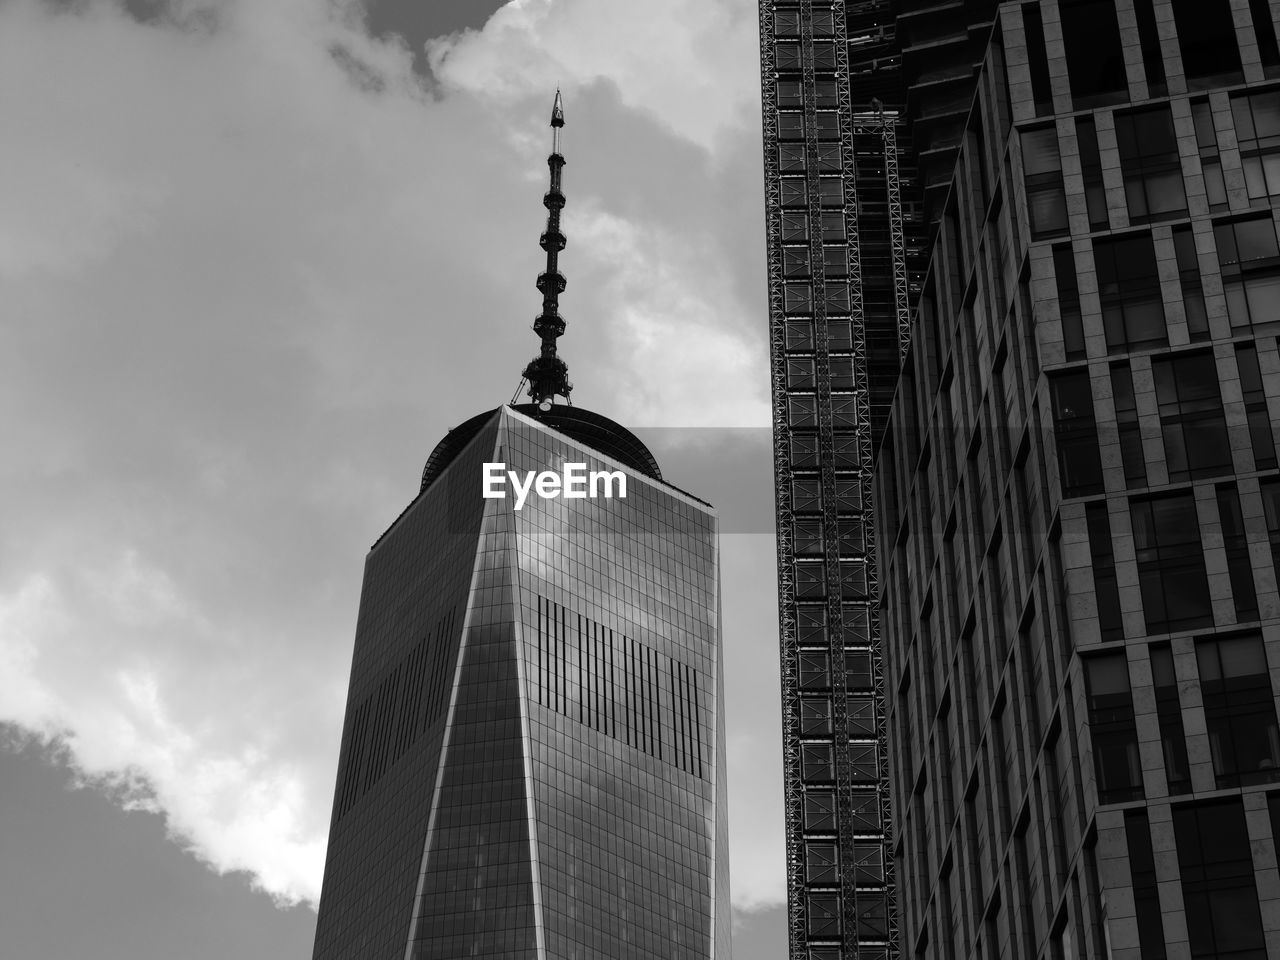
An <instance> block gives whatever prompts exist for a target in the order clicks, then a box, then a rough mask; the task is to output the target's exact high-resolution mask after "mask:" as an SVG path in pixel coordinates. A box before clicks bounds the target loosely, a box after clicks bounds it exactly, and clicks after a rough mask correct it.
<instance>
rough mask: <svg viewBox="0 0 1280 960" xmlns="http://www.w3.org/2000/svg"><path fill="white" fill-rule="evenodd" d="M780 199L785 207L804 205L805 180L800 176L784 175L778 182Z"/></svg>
mask: <svg viewBox="0 0 1280 960" xmlns="http://www.w3.org/2000/svg"><path fill="white" fill-rule="evenodd" d="M778 190H779V199H781V201H782V205H783V206H784V207H803V206H804V205H805V198H806V193H805V186H804V180H802V179H801V178H799V177H783V178H782V180H781V181H780V182H779V184H778Z"/></svg>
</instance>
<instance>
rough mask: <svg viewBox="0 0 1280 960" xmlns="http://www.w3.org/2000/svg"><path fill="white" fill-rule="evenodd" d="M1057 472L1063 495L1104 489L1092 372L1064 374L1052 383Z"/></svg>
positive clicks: (1078, 494)
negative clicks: (1090, 373)
mask: <svg viewBox="0 0 1280 960" xmlns="http://www.w3.org/2000/svg"><path fill="white" fill-rule="evenodd" d="M1050 392H1051V394H1052V397H1053V421H1054V436H1055V438H1056V440H1057V446H1058V472H1059V476H1060V478H1061V481H1062V495H1063V496H1064V497H1078V496H1083V495H1087V494H1091V493H1101V492H1102V460H1101V457H1100V456H1099V453H1098V430H1097V425H1096V423H1095V421H1094V415H1093V394H1092V392H1091V391H1090V387H1089V373H1088V371H1087V370H1080V371H1076V372H1074V373H1068V374H1062V375H1060V376H1057V377H1055V378H1054V379H1053V380H1052V381H1051V383H1050Z"/></svg>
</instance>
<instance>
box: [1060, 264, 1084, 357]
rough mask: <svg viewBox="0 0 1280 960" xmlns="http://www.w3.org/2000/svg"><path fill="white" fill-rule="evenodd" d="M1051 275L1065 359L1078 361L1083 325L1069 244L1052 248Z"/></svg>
mask: <svg viewBox="0 0 1280 960" xmlns="http://www.w3.org/2000/svg"><path fill="white" fill-rule="evenodd" d="M1053 273H1054V277H1055V278H1056V280H1057V283H1058V311H1059V315H1060V316H1061V317H1062V347H1063V350H1064V351H1065V352H1066V359H1068V360H1079V359H1082V358H1083V357H1084V355H1085V351H1084V323H1083V322H1082V321H1081V319H1080V290H1079V287H1078V286H1077V284H1076V258H1075V254H1074V253H1072V252H1071V244H1069V243H1060V244H1058V245H1057V246H1055V247H1054V248H1053Z"/></svg>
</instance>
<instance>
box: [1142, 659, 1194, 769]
mask: <svg viewBox="0 0 1280 960" xmlns="http://www.w3.org/2000/svg"><path fill="white" fill-rule="evenodd" d="M1151 683H1152V686H1153V687H1154V689H1155V694H1156V716H1157V718H1158V719H1159V721H1160V749H1161V753H1162V754H1163V756H1164V775H1165V779H1166V780H1167V781H1168V783H1169V792H1170V793H1171V794H1178V793H1190V792H1191V766H1190V765H1189V764H1188V762H1187V736H1186V733H1185V731H1184V730H1183V728H1182V704H1181V702H1180V701H1179V699H1178V677H1177V675H1176V674H1175V673H1174V669H1173V652H1172V651H1171V650H1170V649H1169V648H1168V647H1167V646H1161V647H1152V648H1151Z"/></svg>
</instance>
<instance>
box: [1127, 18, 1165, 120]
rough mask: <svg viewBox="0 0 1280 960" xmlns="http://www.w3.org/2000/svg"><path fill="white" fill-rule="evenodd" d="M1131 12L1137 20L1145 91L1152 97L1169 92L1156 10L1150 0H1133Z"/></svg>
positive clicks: (1161, 95)
mask: <svg viewBox="0 0 1280 960" xmlns="http://www.w3.org/2000/svg"><path fill="white" fill-rule="evenodd" d="M1133 14H1134V16H1135V17H1136V18H1137V20H1138V42H1139V43H1140V44H1141V45H1142V66H1143V69H1144V70H1145V72H1146V76H1147V91H1148V94H1149V95H1150V96H1152V97H1163V96H1164V95H1165V94H1166V93H1168V92H1169V84H1168V83H1167V82H1166V81H1165V75H1164V56H1163V54H1161V52H1160V34H1159V32H1158V30H1157V29H1156V12H1155V9H1154V7H1153V6H1152V3H1151V0H1133Z"/></svg>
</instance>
